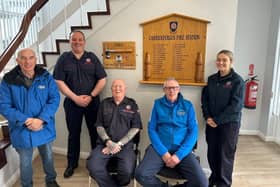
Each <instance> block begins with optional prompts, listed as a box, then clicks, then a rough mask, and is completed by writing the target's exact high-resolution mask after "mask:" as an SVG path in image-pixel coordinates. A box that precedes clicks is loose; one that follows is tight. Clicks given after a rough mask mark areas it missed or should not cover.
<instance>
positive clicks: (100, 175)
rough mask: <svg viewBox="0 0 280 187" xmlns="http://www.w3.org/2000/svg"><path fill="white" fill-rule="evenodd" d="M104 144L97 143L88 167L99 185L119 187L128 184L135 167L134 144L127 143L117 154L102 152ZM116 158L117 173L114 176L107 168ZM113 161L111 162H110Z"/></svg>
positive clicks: (101, 186)
mask: <svg viewBox="0 0 280 187" xmlns="http://www.w3.org/2000/svg"><path fill="white" fill-rule="evenodd" d="M103 148H104V145H97V147H96V148H95V149H94V150H93V151H92V152H91V154H90V156H89V158H88V160H87V169H88V170H89V174H90V176H91V177H93V178H94V179H95V180H96V182H97V184H98V186H99V187H118V186H125V185H128V184H129V182H130V180H131V178H132V176H133V174H134V169H135V164H136V154H135V152H134V150H133V145H132V144H127V145H125V146H124V147H123V148H122V150H121V151H120V152H118V153H117V154H115V155H105V154H103V153H102V149H103ZM112 158H114V159H115V160H116V162H117V164H116V166H117V168H116V171H117V172H116V173H117V174H116V175H115V176H112V175H110V173H109V172H108V170H107V164H108V162H109V161H110V159H112ZM109 163H111V162H109Z"/></svg>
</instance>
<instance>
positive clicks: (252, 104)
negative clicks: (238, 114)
mask: <svg viewBox="0 0 280 187" xmlns="http://www.w3.org/2000/svg"><path fill="white" fill-rule="evenodd" d="M256 77H257V75H256V76H253V77H251V78H249V79H247V80H246V86H245V100H244V107H245V108H248V109H255V108H256V105H257V94H258V87H259V84H258V82H257V81H258V80H257V79H256Z"/></svg>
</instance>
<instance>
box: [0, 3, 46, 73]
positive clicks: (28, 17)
mask: <svg viewBox="0 0 280 187" xmlns="http://www.w3.org/2000/svg"><path fill="white" fill-rule="evenodd" d="M48 1H49V0H37V1H36V2H35V3H34V4H33V5H32V6H31V8H30V9H29V10H28V11H27V13H26V14H25V15H24V17H23V19H22V22H21V26H20V29H19V32H18V33H17V35H16V36H15V37H14V39H13V40H12V41H11V43H10V44H9V45H8V47H7V48H6V49H5V50H4V52H3V53H2V54H1V56H0V72H1V71H2V70H3V69H4V67H5V66H6V64H7V63H8V62H9V60H10V58H11V57H12V56H13V54H14V53H15V51H16V50H17V48H18V47H19V45H20V44H21V43H22V41H23V40H24V37H25V36H26V33H27V31H28V28H29V25H30V23H31V21H32V19H33V18H34V16H35V15H36V12H37V11H39V10H40V9H41V8H42V7H43V6H44V5H45V4H46V3H47V2H48Z"/></svg>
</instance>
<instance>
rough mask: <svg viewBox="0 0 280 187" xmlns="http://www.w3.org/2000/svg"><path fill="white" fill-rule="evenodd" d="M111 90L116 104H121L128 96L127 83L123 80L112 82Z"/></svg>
mask: <svg viewBox="0 0 280 187" xmlns="http://www.w3.org/2000/svg"><path fill="white" fill-rule="evenodd" d="M111 90H112V96H113V98H114V100H115V102H116V103H117V104H118V103H120V102H121V101H122V100H123V98H124V97H125V94H126V85H125V81H124V80H122V79H115V80H114V81H113V82H112V86H111Z"/></svg>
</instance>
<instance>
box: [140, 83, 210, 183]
mask: <svg viewBox="0 0 280 187" xmlns="http://www.w3.org/2000/svg"><path fill="white" fill-rule="evenodd" d="M163 91H164V93H165V95H164V96H163V97H161V98H159V99H156V100H155V102H154V107H153V110H152V114H151V119H150V121H149V124H148V134H149V138H150V141H151V145H150V146H148V148H147V149H146V153H145V155H144V158H143V160H142V161H141V163H140V164H139V166H138V167H137V169H136V171H135V177H136V179H137V181H138V182H139V183H140V184H141V185H142V186H144V187H156V186H157V187H160V186H165V184H163V183H162V182H161V181H160V180H159V179H158V178H157V177H156V176H155V175H156V174H157V173H158V172H159V171H160V170H161V169H162V168H163V167H164V166H166V167H170V168H175V169H176V170H177V171H178V172H179V173H180V174H181V175H182V176H183V177H184V178H185V179H187V182H186V183H184V184H183V185H181V186H186V187H187V186H189V187H208V181H207V179H206V176H205V174H204V173H203V170H202V168H201V167H200V165H199V162H198V160H197V159H196V158H195V155H194V154H192V148H193V147H194V145H195V143H196V141H197V136H198V125H197V121H196V116H195V111H194V108H193V105H192V103H191V102H190V101H188V100H185V99H184V98H183V96H182V94H181V93H180V86H179V83H178V82H177V81H176V80H175V79H174V78H168V79H167V80H166V81H165V82H164V85H163Z"/></svg>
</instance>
